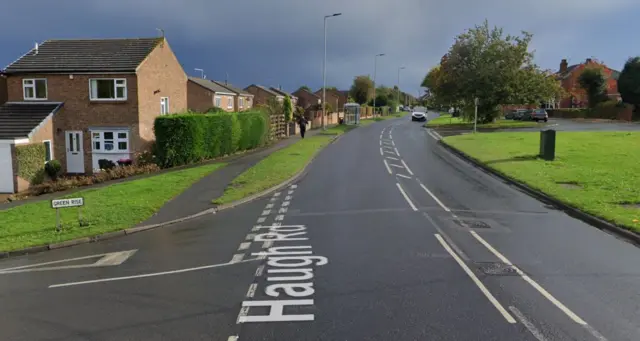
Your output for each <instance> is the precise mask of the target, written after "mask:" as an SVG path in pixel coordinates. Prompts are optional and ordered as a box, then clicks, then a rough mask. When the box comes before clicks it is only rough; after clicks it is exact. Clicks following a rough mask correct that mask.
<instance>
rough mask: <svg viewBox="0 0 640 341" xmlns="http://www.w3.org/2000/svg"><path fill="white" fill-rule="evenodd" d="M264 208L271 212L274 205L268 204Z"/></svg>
mask: <svg viewBox="0 0 640 341" xmlns="http://www.w3.org/2000/svg"><path fill="white" fill-rule="evenodd" d="M264 208H266V209H268V210H270V209H272V208H273V203H268V204H267V206H265V207H264Z"/></svg>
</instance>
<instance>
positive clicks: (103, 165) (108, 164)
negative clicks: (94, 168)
mask: <svg viewBox="0 0 640 341" xmlns="http://www.w3.org/2000/svg"><path fill="white" fill-rule="evenodd" d="M98 167H100V169H104V170H109V169H112V168H115V167H116V164H115V163H114V162H113V161H111V160H107V159H100V160H98Z"/></svg>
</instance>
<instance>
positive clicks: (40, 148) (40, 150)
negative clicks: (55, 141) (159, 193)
mask: <svg viewBox="0 0 640 341" xmlns="http://www.w3.org/2000/svg"><path fill="white" fill-rule="evenodd" d="M16 158H17V159H18V176H19V177H21V178H23V179H25V180H27V181H29V182H30V183H32V184H40V183H42V182H43V181H44V164H45V159H46V150H45V146H44V144H42V143H34V144H28V145H24V146H16Z"/></svg>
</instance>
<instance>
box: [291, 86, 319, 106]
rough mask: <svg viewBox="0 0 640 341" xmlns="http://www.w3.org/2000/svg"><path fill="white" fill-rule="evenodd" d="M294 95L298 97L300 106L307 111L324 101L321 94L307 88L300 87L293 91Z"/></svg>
mask: <svg viewBox="0 0 640 341" xmlns="http://www.w3.org/2000/svg"><path fill="white" fill-rule="evenodd" d="M293 95H294V96H296V97H297V98H298V106H300V107H302V108H303V109H304V110H305V111H307V110H310V109H311V108H314V107H316V106H318V105H320V104H321V103H322V99H321V98H320V96H318V95H316V94H314V93H313V92H311V91H309V90H307V89H298V90H296V91H295V92H294V93H293Z"/></svg>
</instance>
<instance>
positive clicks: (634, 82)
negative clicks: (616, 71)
mask: <svg viewBox="0 0 640 341" xmlns="http://www.w3.org/2000/svg"><path fill="white" fill-rule="evenodd" d="M618 91H619V92H620V96H621V97H622V100H623V101H624V102H626V103H629V104H633V105H634V108H635V109H634V118H640V57H634V58H629V59H628V60H627V62H626V63H625V64H624V68H623V69H622V72H621V73H620V77H618Z"/></svg>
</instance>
